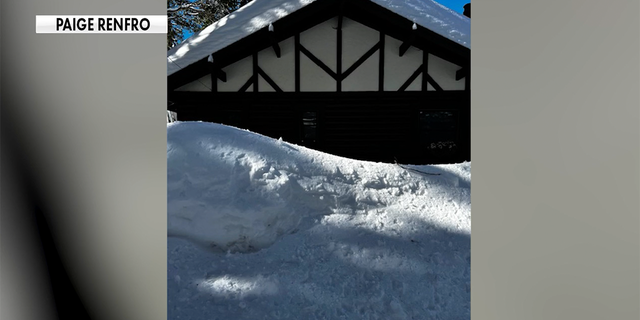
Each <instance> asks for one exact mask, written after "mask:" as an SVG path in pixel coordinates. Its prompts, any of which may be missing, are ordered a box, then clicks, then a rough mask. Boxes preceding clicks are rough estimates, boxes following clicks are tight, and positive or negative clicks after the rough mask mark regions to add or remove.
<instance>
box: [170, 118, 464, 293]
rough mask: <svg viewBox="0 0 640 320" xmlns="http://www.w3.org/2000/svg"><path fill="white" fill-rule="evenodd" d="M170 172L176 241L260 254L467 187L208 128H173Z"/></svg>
mask: <svg viewBox="0 0 640 320" xmlns="http://www.w3.org/2000/svg"><path fill="white" fill-rule="evenodd" d="M167 166H168V172H167V179H168V180H167V187H168V194H167V198H168V203H167V207H168V235H169V236H175V237H181V238H186V239H188V240H191V241H192V242H195V243H196V244H199V245H200V246H203V247H206V248H208V249H211V250H214V251H220V252H228V251H229V252H252V251H257V250H260V249H262V248H266V247H268V246H270V245H272V244H273V243H275V242H276V241H277V240H278V239H279V238H281V237H282V236H284V235H286V234H291V233H295V232H297V231H298V230H301V229H305V228H310V227H311V226H312V225H313V224H314V223H316V221H317V220H318V219H319V218H321V217H323V216H325V215H328V214H332V213H338V212H339V213H343V214H347V215H353V214H356V213H359V212H365V211H369V210H372V209H376V208H378V209H379V208H386V207H389V206H393V205H394V203H396V202H398V201H405V202H406V201H416V200H418V201H423V202H422V203H423V205H424V203H426V202H428V200H426V199H427V198H428V197H429V196H433V195H434V194H438V192H440V191H438V190H440V189H442V188H459V187H460V186H458V182H457V181H458V175H459V174H460V173H454V172H451V171H447V170H443V169H442V168H439V167H436V166H426V167H425V168H421V169H423V170H429V169H432V170H437V171H438V172H439V173H440V175H439V176H425V175H421V174H419V173H418V174H416V173H415V172H410V171H409V170H407V169H404V168H401V167H399V166H397V165H393V164H383V163H371V162H365V161H357V160H351V159H346V158H341V157H337V156H333V155H329V154H325V153H322V152H318V151H315V150H311V149H307V148H304V147H300V146H296V145H292V144H289V143H287V142H284V141H282V140H281V139H280V140H276V139H271V138H268V137H265V136H262V135H259V134H255V133H251V132H249V131H246V130H240V129H237V128H233V127H228V126H224V125H220V124H214V123H203V122H175V123H172V124H170V125H168V126H167ZM462 168H464V164H463V165H462ZM463 175H464V173H463ZM463 178H464V177H463ZM462 187H465V186H462ZM407 199H408V200H407ZM420 199H422V200H420ZM462 205H465V206H468V205H469V204H468V203H463V204H462ZM425 218H428V217H427V216H425ZM320 220H321V219H320ZM434 222H436V223H437V221H434ZM463 227H464V226H463ZM216 285H217V284H216Z"/></svg>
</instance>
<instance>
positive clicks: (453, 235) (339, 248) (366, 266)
mask: <svg viewBox="0 0 640 320" xmlns="http://www.w3.org/2000/svg"><path fill="white" fill-rule="evenodd" d="M167 161H168V181H167V184H168V194H167V196H168V204H167V205H168V235H169V239H168V281H169V283H168V291H169V292H168V308H169V309H168V315H169V319H468V318H469V317H470V234H471V233H470V232H471V209H470V184H471V174H470V167H471V164H470V163H462V164H452V165H437V166H404V168H403V167H401V166H398V165H394V164H383V163H372V162H365V161H357V160H351V159H346V158H341V157H336V156H333V155H328V154H325V153H321V152H318V151H314V150H310V149H307V148H304V147H301V146H297V145H292V144H289V143H286V142H283V141H279V140H275V139H271V138H268V137H264V136H261V135H258V134H255V133H251V132H248V131H245V130H240V129H236V128H233V127H228V126H224V125H219V124H213V123H201V122H175V123H171V124H168V125H167ZM412 169H413V170H412ZM416 170H418V171H416ZM419 171H421V172H419Z"/></svg>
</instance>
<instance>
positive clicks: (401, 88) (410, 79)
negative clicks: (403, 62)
mask: <svg viewBox="0 0 640 320" xmlns="http://www.w3.org/2000/svg"><path fill="white" fill-rule="evenodd" d="M421 73H422V65H420V66H419V67H418V69H416V71H414V72H413V74H412V75H411V77H409V79H407V81H405V83H404V84H403V85H402V86H401V87H400V89H398V91H404V90H406V89H407V88H408V87H409V86H410V85H411V83H413V81H414V80H416V78H418V76H419V75H420V74H421ZM427 76H428V75H427Z"/></svg>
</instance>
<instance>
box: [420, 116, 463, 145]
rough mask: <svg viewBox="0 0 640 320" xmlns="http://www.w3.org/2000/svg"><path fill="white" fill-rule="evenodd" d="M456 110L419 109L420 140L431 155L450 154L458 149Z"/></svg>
mask: <svg viewBox="0 0 640 320" xmlns="http://www.w3.org/2000/svg"><path fill="white" fill-rule="evenodd" d="M457 140H458V115H457V112H456V111H424V110H423V111H420V141H421V142H422V144H423V146H424V148H426V150H427V151H428V152H429V153H431V154H433V155H442V156H446V155H451V154H453V153H455V152H456V151H457V150H458V145H457Z"/></svg>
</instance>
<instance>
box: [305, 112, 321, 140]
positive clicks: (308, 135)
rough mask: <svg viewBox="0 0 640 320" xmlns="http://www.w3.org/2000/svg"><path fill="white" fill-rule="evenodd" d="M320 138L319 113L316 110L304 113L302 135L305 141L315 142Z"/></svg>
mask: <svg viewBox="0 0 640 320" xmlns="http://www.w3.org/2000/svg"><path fill="white" fill-rule="evenodd" d="M317 139H318V115H317V113H316V112H315V111H308V112H303V113H302V137H301V140H302V142H303V143H315V142H316V140H317Z"/></svg>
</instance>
